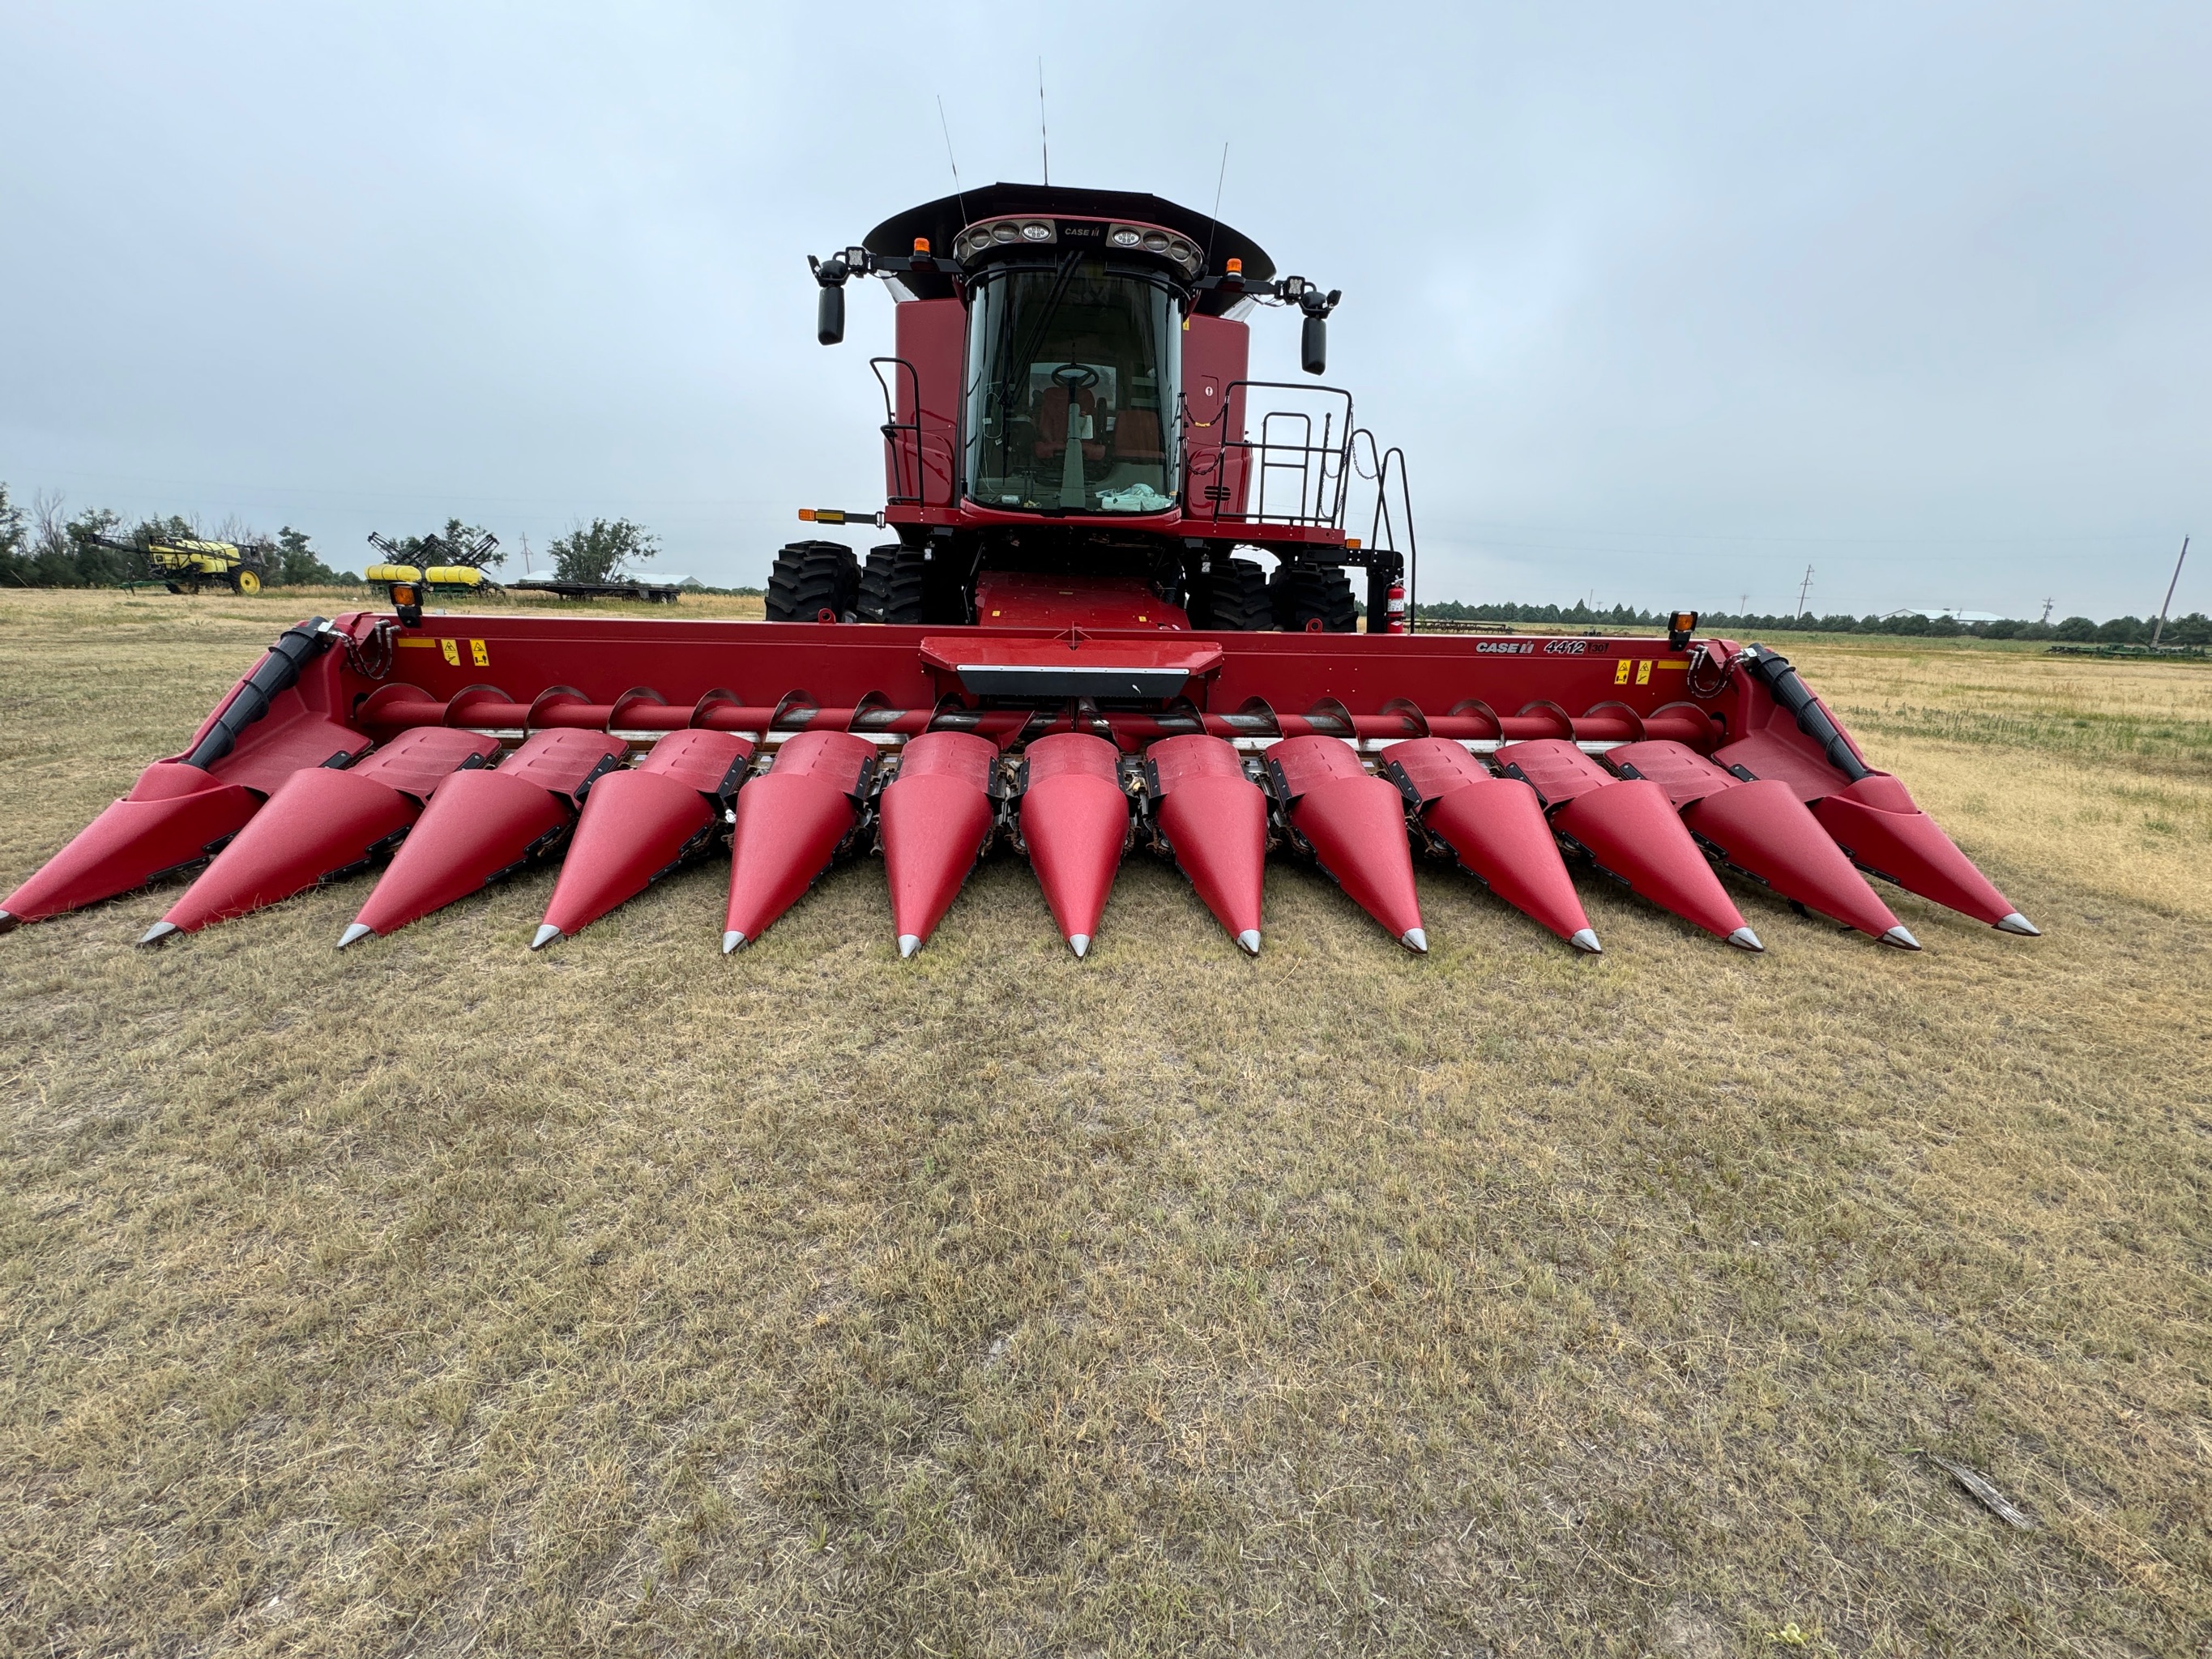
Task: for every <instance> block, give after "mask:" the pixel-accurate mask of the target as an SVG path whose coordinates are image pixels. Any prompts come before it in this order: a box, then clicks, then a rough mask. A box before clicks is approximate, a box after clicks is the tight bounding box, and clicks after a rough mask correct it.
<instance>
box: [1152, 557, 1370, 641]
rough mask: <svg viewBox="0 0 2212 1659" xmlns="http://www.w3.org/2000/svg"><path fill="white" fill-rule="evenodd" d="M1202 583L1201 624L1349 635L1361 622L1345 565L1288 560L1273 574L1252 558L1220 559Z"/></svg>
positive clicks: (1198, 620) (1237, 629)
mask: <svg viewBox="0 0 2212 1659" xmlns="http://www.w3.org/2000/svg"><path fill="white" fill-rule="evenodd" d="M1200 586H1201V589H1202V593H1203V597H1202V598H1200V595H1197V594H1194V595H1193V597H1194V599H1199V603H1198V604H1197V605H1196V606H1195V607H1194V614H1193V616H1192V617H1191V620H1192V621H1193V622H1194V623H1197V624H1198V626H1200V628H1218V629H1222V630H1224V631H1225V632H1228V631H1234V632H1237V633H1256V632H1259V631H1260V630H1261V629H1269V628H1279V629H1282V630H1283V631H1284V632H1285V633H1286V634H1303V633H1308V632H1313V633H1322V634H1349V633H1352V632H1353V631H1354V630H1355V629H1358V626H1359V612H1358V609H1357V607H1355V606H1354V605H1353V604H1352V579H1351V578H1350V577H1349V576H1347V575H1346V574H1345V573H1344V568H1343V567H1342V566H1341V565H1330V564H1301V563H1290V562H1285V563H1283V564H1279V565H1278V566H1276V567H1275V574H1273V576H1272V577H1271V576H1269V575H1268V574H1267V572H1266V571H1264V570H1262V569H1261V568H1260V567H1259V565H1258V563H1257V562H1255V561H1253V560H1251V559H1217V560H1216V561H1215V562H1214V565H1213V568H1212V571H1211V572H1210V573H1209V574H1207V575H1206V577H1205V578H1204V579H1203V580H1202V582H1201V584H1200Z"/></svg>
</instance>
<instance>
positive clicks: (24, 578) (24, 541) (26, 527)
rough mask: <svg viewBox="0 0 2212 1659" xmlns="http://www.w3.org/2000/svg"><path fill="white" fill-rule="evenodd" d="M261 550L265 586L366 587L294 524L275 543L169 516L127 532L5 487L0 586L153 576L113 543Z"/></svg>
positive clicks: (94, 511)
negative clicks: (23, 498) (27, 500)
mask: <svg viewBox="0 0 2212 1659" xmlns="http://www.w3.org/2000/svg"><path fill="white" fill-rule="evenodd" d="M180 538H181V539H185V540H191V541H217V542H231V543H234V544H241V545H242V544H253V543H259V544H263V545H264V546H265V547H266V548H267V550H268V564H267V567H266V568H265V569H264V571H263V573H262V580H263V581H264V583H265V584H268V585H270V586H279V585H282V586H327V585H330V584H332V583H341V584H342V583H347V582H358V581H359V580H361V578H360V577H358V576H356V575H355V574H352V573H351V572H349V571H344V570H333V569H331V567H330V566H328V565H326V564H325V563H324V562H323V561H322V559H321V557H320V556H319V555H318V554H317V553H316V551H315V550H314V547H313V543H312V541H311V540H310V538H308V536H307V532H305V531H301V530H295V529H294V528H293V527H292V526H290V525H286V526H284V527H283V529H282V530H280V531H278V532H276V535H274V536H263V535H257V534H255V533H253V532H249V531H246V530H243V529H241V528H240V526H236V525H234V524H225V525H222V526H219V527H218V528H216V530H213V531H209V532H204V531H202V530H201V528H200V526H198V525H197V524H196V523H195V522H193V521H192V520H190V519H187V518H185V516H184V515H183V514H181V513H168V514H167V515H165V516H156V517H153V518H145V519H141V520H138V521H137V523H136V524H131V525H126V524H125V521H124V518H123V515H122V514H121V513H118V512H116V511H114V510H113V509H112V508H111V507H86V508H84V509H83V510H82V511H81V512H77V513H68V512H66V511H65V510H64V503H63V501H62V500H61V498H60V497H59V496H57V495H40V496H36V497H34V498H33V501H32V502H31V504H30V506H29V507H24V506H22V505H21V503H19V502H17V501H14V500H12V499H10V497H9V494H8V486H7V485H6V484H4V483H0V587H113V586H117V585H118V584H119V583H123V582H127V581H142V580H144V579H145V576H146V565H145V561H144V559H143V556H141V555H140V554H139V553H137V552H136V551H125V550H123V549H120V548H118V547H114V546H111V545H107V544H110V543H115V542H121V543H125V544H128V545H129V546H130V547H131V548H132V549H137V548H143V547H144V546H145V545H146V544H148V543H149V542H156V541H173V540H177V539H180Z"/></svg>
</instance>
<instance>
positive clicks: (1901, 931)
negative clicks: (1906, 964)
mask: <svg viewBox="0 0 2212 1659" xmlns="http://www.w3.org/2000/svg"><path fill="white" fill-rule="evenodd" d="M1881 942H1882V943H1883V944H1884V945H1895V946H1896V947H1897V948H1898V949H1899V950H1900V951H1917V950H1918V949H1919V948H1920V941H1919V940H1918V939H1915V938H1913V937H1912V930H1911V928H1910V927H1905V926H1904V925H1903V924H1901V923H1900V924H1899V926H1897V927H1893V928H1891V929H1890V930H1889V931H1888V932H1887V933H1884V934H1883V935H1882V936H1881Z"/></svg>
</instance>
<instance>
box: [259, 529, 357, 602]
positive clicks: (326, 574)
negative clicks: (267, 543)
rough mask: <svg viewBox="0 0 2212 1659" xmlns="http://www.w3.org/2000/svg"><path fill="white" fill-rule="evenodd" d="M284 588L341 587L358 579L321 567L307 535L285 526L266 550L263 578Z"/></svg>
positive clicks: (351, 575) (339, 571) (343, 571)
mask: <svg viewBox="0 0 2212 1659" xmlns="http://www.w3.org/2000/svg"><path fill="white" fill-rule="evenodd" d="M266 580H269V581H271V582H275V583H276V584H278V585H280V586H285V587H334V586H339V587H342V586H346V585H347V584H349V583H351V582H356V581H358V580H361V579H360V578H359V577H358V576H356V575H355V574H353V573H352V572H351V571H349V570H333V569H331V567H330V566H328V565H326V564H325V563H324V562H322V559H321V558H320V557H319V556H318V555H317V554H316V552H315V550H314V547H313V544H311V543H310V542H309V540H308V537H307V532H306V531H304V530H295V529H293V528H292V526H290V525H289V524H288V525H286V526H284V527H283V529H282V530H280V531H278V532H276V546H275V547H274V548H272V549H271V550H270V554H269V574H268V576H267V578H266Z"/></svg>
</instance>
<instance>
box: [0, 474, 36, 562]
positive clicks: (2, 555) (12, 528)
mask: <svg viewBox="0 0 2212 1659" xmlns="http://www.w3.org/2000/svg"><path fill="white" fill-rule="evenodd" d="M29 542H30V532H29V530H28V528H27V526H25V525H24V522H23V509H22V508H21V507H18V506H16V505H15V502H13V501H9V499H8V486H7V485H6V484H4V483H0V586H7V587H28V586H30V585H31V584H30V579H29V572H28V571H27V570H26V569H25V568H24V559H23V550H24V548H25V547H26V546H27V545H28V544H29Z"/></svg>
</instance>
